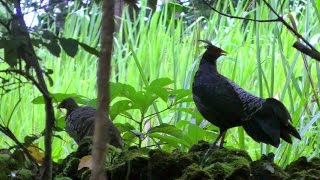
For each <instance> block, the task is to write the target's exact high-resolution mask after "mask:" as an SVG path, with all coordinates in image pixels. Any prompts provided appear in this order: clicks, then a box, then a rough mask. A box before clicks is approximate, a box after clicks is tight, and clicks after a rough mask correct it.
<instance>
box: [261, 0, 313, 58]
mask: <svg viewBox="0 0 320 180" xmlns="http://www.w3.org/2000/svg"><path fill="white" fill-rule="evenodd" d="M263 2H264V3H265V4H266V5H267V6H268V8H269V9H270V10H271V11H272V12H273V13H274V14H275V15H276V16H277V17H278V19H279V21H281V22H282V24H283V25H284V26H286V27H287V29H289V30H290V31H291V32H292V33H293V34H294V35H295V36H297V37H298V38H299V39H301V40H302V41H303V42H304V43H306V45H308V46H309V47H310V48H311V49H312V50H314V51H316V52H318V51H317V50H316V49H315V48H314V47H313V46H312V45H311V44H310V43H309V41H307V40H306V39H305V38H304V37H302V35H301V34H299V33H298V32H297V31H296V30H295V29H294V28H293V27H292V26H290V24H288V23H287V22H286V21H285V20H284V19H283V18H282V17H281V16H280V15H279V14H278V13H277V12H276V10H275V9H274V8H273V7H272V6H271V5H270V4H269V3H268V2H267V1H266V0H263ZM318 53H319V52H318Z"/></svg>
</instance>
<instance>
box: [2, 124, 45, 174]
mask: <svg viewBox="0 0 320 180" xmlns="http://www.w3.org/2000/svg"><path fill="white" fill-rule="evenodd" d="M0 131H1V132H2V133H3V134H5V135H7V136H8V137H9V138H10V139H11V140H12V141H13V142H15V143H16V144H17V145H18V146H19V147H20V148H21V149H22V151H23V152H24V154H25V155H26V156H27V157H28V159H29V160H30V161H31V162H32V163H33V164H34V166H35V167H36V169H37V170H38V169H39V165H38V163H37V161H36V160H35V159H34V158H33V157H32V155H31V154H30V152H29V151H28V149H27V148H26V147H25V146H24V145H23V144H22V143H20V141H19V140H18V139H17V138H16V136H15V135H14V134H13V133H12V131H11V130H10V129H9V128H8V127H4V126H2V125H0Z"/></svg>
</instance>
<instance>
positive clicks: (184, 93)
mask: <svg viewBox="0 0 320 180" xmlns="http://www.w3.org/2000/svg"><path fill="white" fill-rule="evenodd" d="M170 94H172V95H173V96H174V100H175V102H178V101H180V100H182V99H183V98H186V97H188V96H191V90H190V89H175V90H172V91H170Z"/></svg>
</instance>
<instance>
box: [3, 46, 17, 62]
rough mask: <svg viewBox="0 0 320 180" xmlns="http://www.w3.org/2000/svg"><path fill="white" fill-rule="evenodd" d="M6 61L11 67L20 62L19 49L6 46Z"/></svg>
mask: <svg viewBox="0 0 320 180" xmlns="http://www.w3.org/2000/svg"><path fill="white" fill-rule="evenodd" d="M4 61H5V62H6V63H8V64H9V66H10V67H14V66H16V65H17V63H18V54H17V49H16V48H14V47H11V46H8V47H5V48H4Z"/></svg>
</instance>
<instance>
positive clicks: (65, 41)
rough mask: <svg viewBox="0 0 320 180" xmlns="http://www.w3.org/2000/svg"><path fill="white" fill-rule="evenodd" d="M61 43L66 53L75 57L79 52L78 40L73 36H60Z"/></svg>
mask: <svg viewBox="0 0 320 180" xmlns="http://www.w3.org/2000/svg"><path fill="white" fill-rule="evenodd" d="M59 41H60V45H61V47H62V49H63V50H64V51H65V52H66V54H67V55H68V56H70V57H74V56H75V55H77V52H78V45H79V44H78V41H77V40H75V39H72V38H59Z"/></svg>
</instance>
